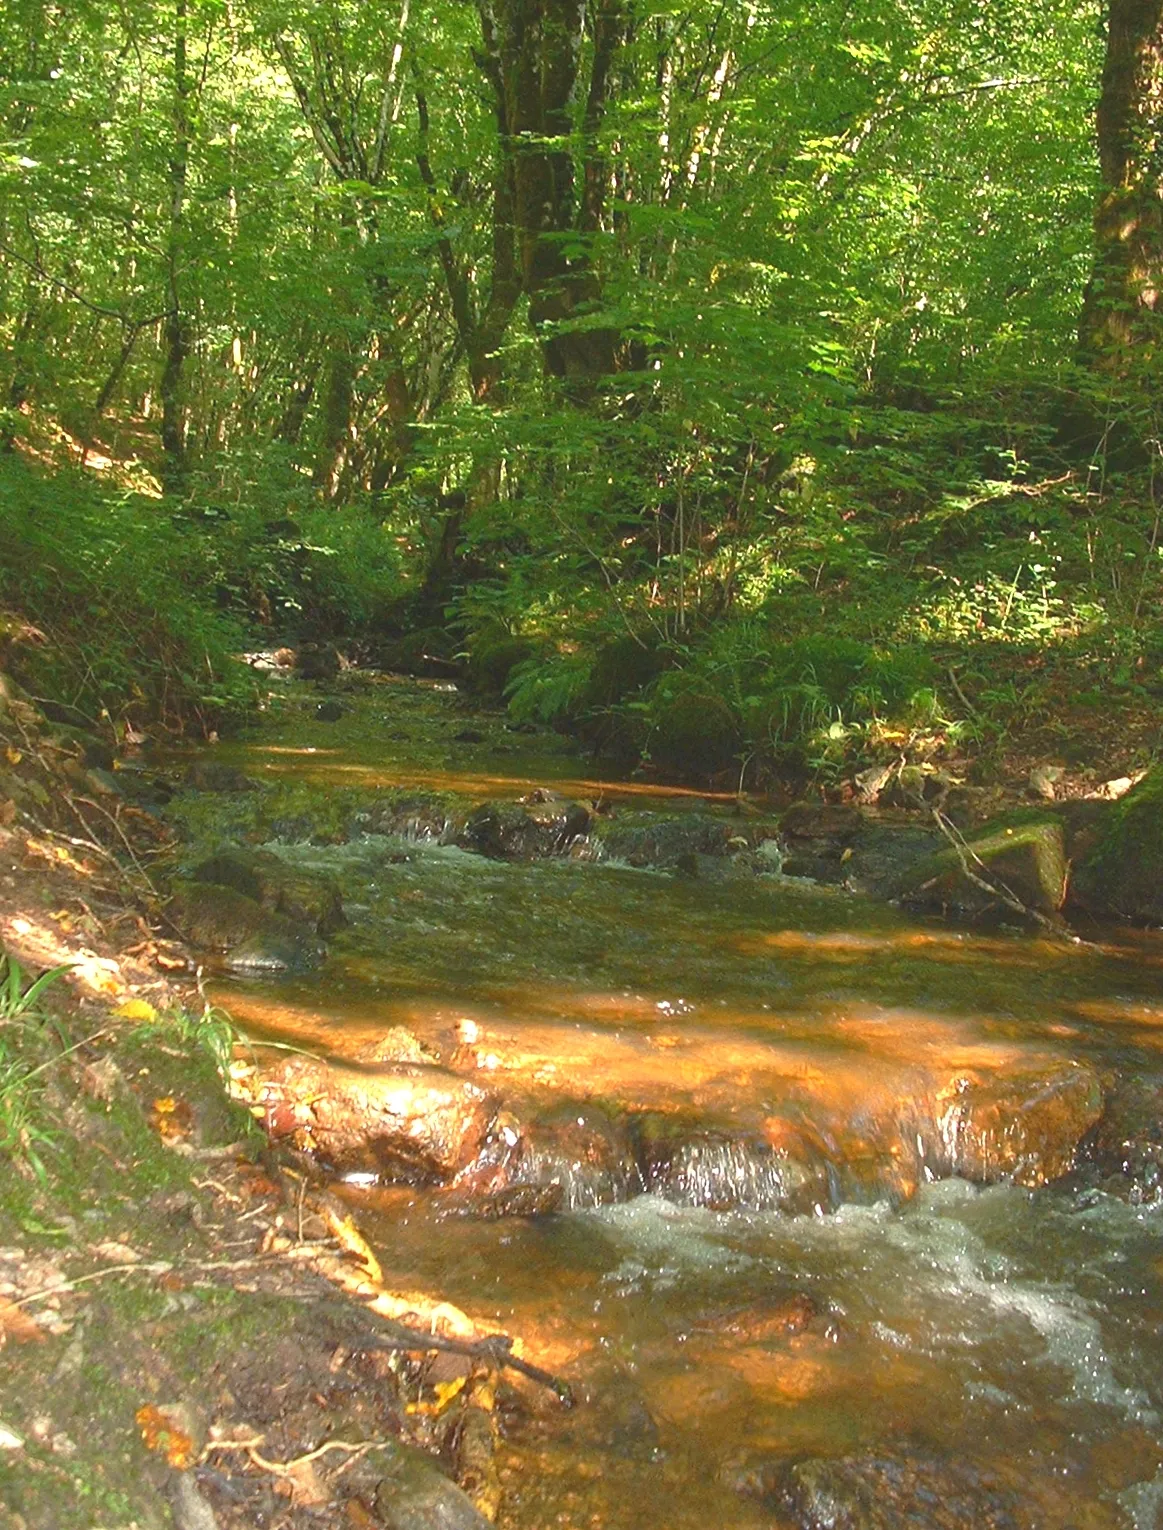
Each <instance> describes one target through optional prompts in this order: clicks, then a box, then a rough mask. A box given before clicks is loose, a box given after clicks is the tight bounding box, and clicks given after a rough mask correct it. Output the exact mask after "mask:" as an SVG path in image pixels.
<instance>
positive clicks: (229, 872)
mask: <svg viewBox="0 0 1163 1530" xmlns="http://www.w3.org/2000/svg"><path fill="white" fill-rule="evenodd" d="M191 878H192V880H193V881H195V882H199V883H206V884H210V885H214V886H217V887H229V888H232V889H233V890H234V891H235V892H237V893H242V894H243V895H244V896H245V897H247V898H252V899H253V900H254V901H255V902H256V903H259V904H261V905H262V907H263V908H265V909H270V910H273V912H275V913H276V914H282V915H283V916H284V917H285V918H287V919H289V920H290V921H291V922H292V923H293V924H298V925H304V926H308V927H309V928H311V929H313V930H314V931H315V933H316V934H318V935H332V934H334V933H335V931H336V930H339V929H342V928H343V926H344V925H345V924H346V923H347V920H346V919H345V918H344V915H343V899H342V896H341V894H340V889H339V883H338V882H336V881H335V879H334V878H333V877H329V876H324V875H322V874H321V873H319V872H314V871H305V870H302V869H301V868H299V867H296V866H293V865H290V864H289V863H288V862H287V861H284V860H283V859H282V858H281V857H280V856H278V855H275V854H274V853H273V851H270V850H222V851H219V853H218V854H217V855H212V856H210V857H209V859H208V860H205V861H202V862H200V864H199V865H198V866H196V867H195V868H194V870H193V872H192V873H191Z"/></svg>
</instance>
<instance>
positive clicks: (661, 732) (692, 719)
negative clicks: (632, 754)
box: [650, 691, 743, 778]
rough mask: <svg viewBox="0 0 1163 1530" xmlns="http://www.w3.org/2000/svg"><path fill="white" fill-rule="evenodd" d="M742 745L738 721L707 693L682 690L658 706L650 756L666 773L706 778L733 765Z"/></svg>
mask: <svg viewBox="0 0 1163 1530" xmlns="http://www.w3.org/2000/svg"><path fill="white" fill-rule="evenodd" d="M742 745H743V734H742V730H741V728H740V726H739V720H738V718H737V717H736V716H735V714H734V712H732V710H731V708H730V707H729V706H728V705H727V703H726V702H725V701H724V700H723V699H722V698H721V697H719V696H715V695H712V694H711V693H709V692H707V691H683V692H681V693H680V694H679V695H677V696H674V697H671V698H670V699H668V700H665V701H660V702H658V703H657V704H656V712H655V721H654V728H653V730H652V731H651V734H650V757H651V759H652V760H653V761H654V762H655V764H657V765H661V766H662V767H663V769H665V770H673V771H675V772H676V773H677V774H679V775H683V776H695V777H700V778H705V777H707V776H713V775H715V774H717V773H718V772H719V771H722V770H729V769H730V768H731V766H732V765H734V763H735V760H736V757H737V756H738V753H739V750H740V749H741V748H742Z"/></svg>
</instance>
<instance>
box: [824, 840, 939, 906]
mask: <svg viewBox="0 0 1163 1530" xmlns="http://www.w3.org/2000/svg"><path fill="white" fill-rule="evenodd" d="M944 843H946V841H945V839H944V837H943V836H942V835H940V834H939V833H938V832H937V831H936V830H935V829H927V828H924V827H921V826H919V825H916V824H878V823H866V824H864V825H863V827H862V828H861V830H860V832H859V834H858V835H857V837H856V839H855V840H854V841H853V843H852V844H851V846H850V849H851V854H850V855H849V856H848V858H847V860H844V861H841V862H840V864H839V872H840V875H841V876H842V877H843V880H844V886H845V887H847V888H848V889H849V890H850V891H851V892H858V893H863V894H865V895H866V896H869V897H891V896H892V895H893V893H894V891H895V890H896V889H897V888H898V887H899V886H900V883H901V881H902V880H903V879H904V878H905V877H906V876H907V875H908V873H909V872H910V871H911V870H912V868H914V867H915V866H917V865H918V864H919V863H920V862H921V861H923V860H924V859H925V858H926V857H928V856H931V855H932V854H933V853H934V852H935V851H936V850H937V849H939V848H940V846H941V845H943V844H944Z"/></svg>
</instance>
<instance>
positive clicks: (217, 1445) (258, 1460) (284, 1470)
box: [201, 1434, 393, 1477]
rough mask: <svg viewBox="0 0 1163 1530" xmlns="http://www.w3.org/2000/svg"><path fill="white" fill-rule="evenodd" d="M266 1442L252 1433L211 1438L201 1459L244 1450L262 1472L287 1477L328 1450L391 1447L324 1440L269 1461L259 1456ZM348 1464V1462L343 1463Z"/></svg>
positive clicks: (387, 1442)
mask: <svg viewBox="0 0 1163 1530" xmlns="http://www.w3.org/2000/svg"><path fill="white" fill-rule="evenodd" d="M265 1443H266V1436H265V1435H262V1434H256V1435H253V1436H252V1437H251V1438H250V1439H249V1440H211V1441H210V1443H209V1444H208V1445H207V1446H206V1448H205V1449H204V1450H203V1452H202V1455H201V1459H202V1460H203V1461H205V1459H206V1458H207V1456H208V1455H209V1454H210V1452H211V1451H214V1450H245V1451H246V1453H247V1455H248V1456H249V1457H250V1459H251V1461H252V1462H253V1463H254V1465H255V1466H259V1467H261V1468H262V1470H263V1471H264V1472H272V1473H273V1474H274V1475H275V1476H276V1477H288V1476H290V1475H291V1473H292V1472H294V1471H296V1470H297V1468H298V1467H300V1466H307V1465H308V1464H309V1463H310V1462H312V1461H318V1459H319V1457H320V1456H325V1455H326V1454H327V1452H328V1451H329V1450H346V1451H347V1452H348V1454H349V1455H351V1456H353V1457H354V1456H356V1455H364V1454H366V1452H367V1451H369V1450H387V1449H389V1448H390V1447H391V1445H392V1443H393V1442H392V1441H390V1440H362V1441H360V1442H359V1443H358V1444H352V1443H351V1442H350V1441H348V1440H325V1441H324V1442H323V1444H322V1445H319V1446H317V1447H316V1449H314V1450H309V1451H308V1452H307V1454H306V1455H305V1456H295V1457H294V1459H293V1460H290V1461H269V1460H268V1459H267V1458H266V1456H260V1455H259V1453H258V1447H259V1446H260V1445H264V1444H265ZM345 1464H346V1465H350V1464H351V1463H350V1462H347V1463H345Z"/></svg>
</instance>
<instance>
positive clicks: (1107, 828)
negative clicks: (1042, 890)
mask: <svg viewBox="0 0 1163 1530" xmlns="http://www.w3.org/2000/svg"><path fill="white" fill-rule="evenodd" d="M1096 841H1097V842H1096V843H1095V845H1094V847H1093V849H1092V850H1091V851H1090V854H1089V855H1087V856H1086V857H1085V858H1084V859H1083V860H1082V862H1081V865H1080V866H1079V868H1078V873H1077V877H1076V889H1075V891H1076V893H1077V895H1078V897H1079V900H1080V901H1081V902H1083V903H1084V904H1085V905H1086V906H1087V907H1088V908H1093V909H1095V910H1096V911H1100V912H1109V913H1114V914H1119V915H1121V916H1122V917H1124V918H1127V919H1134V920H1137V921H1140V922H1142V923H1146V924H1163V768H1161V767H1159V766H1156V767H1155V768H1154V769H1153V770H1151V771H1149V772H1148V774H1147V775H1146V776H1144V777H1143V779H1142V780H1141V781H1140V782H1139V784H1138V786H1136V787H1135V788H1134V789H1133V790H1131V791H1129V792H1128V793H1127V794H1126V796H1125V797H1123V798H1122V799H1121V800H1120V801H1119V802H1118V803H1117V804H1116V805H1115V806H1114V807H1112V808H1110V809H1109V815H1108V816H1107V817H1106V818H1105V821H1104V822H1103V826H1102V830H1101V832H1100V833H1099V834H1098V835H1097V836H1096Z"/></svg>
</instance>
